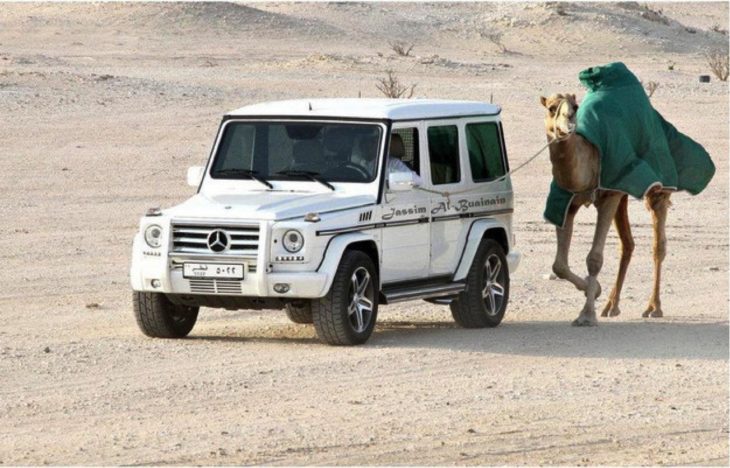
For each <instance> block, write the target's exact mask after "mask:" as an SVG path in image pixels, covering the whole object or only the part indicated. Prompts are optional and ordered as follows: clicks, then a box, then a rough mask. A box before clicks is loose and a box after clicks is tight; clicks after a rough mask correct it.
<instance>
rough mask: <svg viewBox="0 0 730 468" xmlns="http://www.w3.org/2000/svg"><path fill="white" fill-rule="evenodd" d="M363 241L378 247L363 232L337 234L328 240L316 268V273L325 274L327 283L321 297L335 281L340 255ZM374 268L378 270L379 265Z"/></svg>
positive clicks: (371, 237) (373, 240)
mask: <svg viewBox="0 0 730 468" xmlns="http://www.w3.org/2000/svg"><path fill="white" fill-rule="evenodd" d="M363 241H366V242H368V241H369V242H373V243H374V244H375V245H376V247H377V246H378V243H377V242H376V241H375V238H374V237H373V236H372V235H369V234H366V233H364V232H348V233H345V234H338V235H335V236H333V237H332V238H331V239H330V240H329V242H328V243H327V246H326V247H325V251H324V253H323V255H322V261H321V262H320V264H319V266H318V267H317V271H318V272H323V273H326V274H327V281H326V282H325V284H324V287H323V289H322V293H321V295H322V296H325V295H326V294H327V293H328V292H329V290H330V287H331V286H332V282H333V281H334V279H335V272H336V271H337V267H338V266H339V265H340V260H342V255H343V254H344V253H345V250H346V249H347V247H349V246H350V245H352V244H354V243H355V242H363ZM378 250H380V249H378ZM375 266H376V267H378V268H380V265H378V264H377V263H376V265H375ZM378 276H380V275H378ZM378 289H380V285H378Z"/></svg>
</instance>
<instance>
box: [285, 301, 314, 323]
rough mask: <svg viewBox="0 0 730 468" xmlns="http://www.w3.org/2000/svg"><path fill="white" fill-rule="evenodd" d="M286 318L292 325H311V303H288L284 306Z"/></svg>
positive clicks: (312, 320)
mask: <svg viewBox="0 0 730 468" xmlns="http://www.w3.org/2000/svg"><path fill="white" fill-rule="evenodd" d="M286 316H287V317H289V320H291V321H292V322H294V323H304V324H308V323H313V322H314V319H313V318H312V303H311V302H310V301H301V302H296V303H289V304H287V305H286Z"/></svg>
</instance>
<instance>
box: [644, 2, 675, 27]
mask: <svg viewBox="0 0 730 468" xmlns="http://www.w3.org/2000/svg"><path fill="white" fill-rule="evenodd" d="M640 16H641V17H642V18H644V19H647V20H649V21H654V22H655V23H661V24H664V25H668V24H669V18H667V17H666V16H664V12H663V11H662V10H655V9H653V8H651V7H650V6H649V5H647V4H644V5H643V6H642V11H641V13H640Z"/></svg>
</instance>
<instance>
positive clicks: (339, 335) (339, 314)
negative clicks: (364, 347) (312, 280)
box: [312, 250, 380, 345]
mask: <svg viewBox="0 0 730 468" xmlns="http://www.w3.org/2000/svg"><path fill="white" fill-rule="evenodd" d="M379 284H380V282H379V279H378V271H377V269H376V268H375V265H374V264H373V261H372V260H371V259H370V257H369V256H368V255H366V254H365V253H363V252H360V251H357V250H348V251H345V253H344V254H343V255H342V260H341V261H340V265H339V266H338V267H337V272H336V273H335V278H334V280H333V281H332V286H331V287H330V290H329V292H328V293H327V295H326V296H324V297H323V298H321V299H315V300H313V301H312V318H313V319H314V328H315V329H316V330H317V336H319V339H320V340H322V341H323V342H325V343H328V344H331V345H356V344H361V343H364V342H366V341H367V340H368V338H370V335H371V334H372V333H373V328H375V320H376V319H377V316H378V288H379Z"/></svg>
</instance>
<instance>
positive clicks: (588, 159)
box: [550, 134, 598, 193]
mask: <svg viewBox="0 0 730 468" xmlns="http://www.w3.org/2000/svg"><path fill="white" fill-rule="evenodd" d="M578 138H579V137H578V136H577V135H576V134H572V135H570V136H569V137H568V138H566V139H565V140H563V141H557V142H554V143H551V144H550V162H551V163H552V166H553V167H552V169H553V179H555V182H556V183H557V184H558V185H559V186H560V187H562V188H564V189H565V190H568V191H571V192H575V193H577V192H582V191H584V190H587V189H590V188H592V187H595V186H596V185H597V183H598V179H597V177H598V158H597V154H594V152H593V151H590V146H588V145H582V144H581V145H579V144H578Z"/></svg>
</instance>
